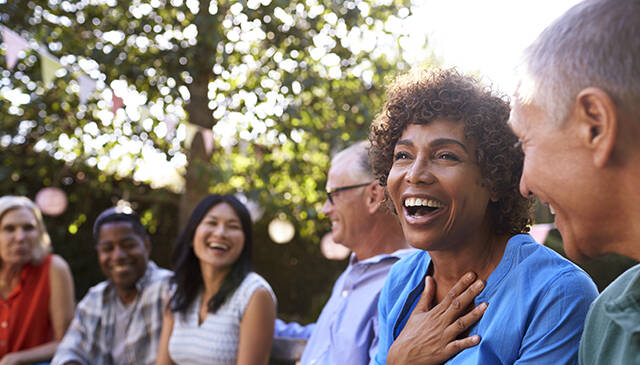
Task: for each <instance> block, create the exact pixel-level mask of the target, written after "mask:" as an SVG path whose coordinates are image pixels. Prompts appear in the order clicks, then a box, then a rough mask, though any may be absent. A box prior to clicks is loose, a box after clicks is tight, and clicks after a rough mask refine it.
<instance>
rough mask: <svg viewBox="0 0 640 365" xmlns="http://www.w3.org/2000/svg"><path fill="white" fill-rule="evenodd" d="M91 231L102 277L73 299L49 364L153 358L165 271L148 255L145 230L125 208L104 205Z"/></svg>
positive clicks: (96, 364) (142, 361) (167, 274)
mask: <svg viewBox="0 0 640 365" xmlns="http://www.w3.org/2000/svg"><path fill="white" fill-rule="evenodd" d="M93 235H94V238H95V241H96V250H97V252H98V261H99V262H100V267H101V269H102V271H103V273H104V275H105V277H106V278H107V280H106V281H103V282H101V283H99V284H98V285H96V286H94V287H92V288H91V289H90V290H89V292H88V293H87V295H86V296H85V297H84V298H83V299H82V301H81V302H80V304H79V305H78V308H77V309H76V312H75V317H74V319H73V322H72V323H71V326H70V327H69V329H68V330H67V333H66V334H65V336H64V338H63V339H62V341H61V342H60V345H59V346H58V350H57V352H56V355H55V357H54V358H53V361H52V364H53V365H61V364H87V365H89V364H91V365H103V364H104V365H107V364H153V363H154V362H155V358H156V353H157V350H158V340H159V338H160V332H161V329H162V311H163V303H164V299H165V298H166V296H167V292H168V284H169V280H168V279H169V278H170V276H171V272H170V271H168V270H164V269H161V268H158V266H156V264H154V263H153V262H150V261H149V252H150V250H151V244H150V241H149V236H148V235H147V233H146V230H145V229H144V227H143V226H142V223H141V222H140V218H139V217H138V216H137V215H136V214H135V213H134V212H133V211H131V209H128V208H124V209H122V208H110V209H107V210H106V211H104V212H103V213H102V214H100V216H99V217H98V219H96V222H95V224H94V227H93Z"/></svg>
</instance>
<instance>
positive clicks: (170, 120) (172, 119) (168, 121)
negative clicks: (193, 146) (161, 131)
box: [164, 114, 178, 141]
mask: <svg viewBox="0 0 640 365" xmlns="http://www.w3.org/2000/svg"><path fill="white" fill-rule="evenodd" d="M164 124H165V125H166V126H167V134H166V135H165V138H166V139H167V141H168V140H170V139H171V138H173V134H174V132H175V130H176V125H177V124H178V118H176V116H175V115H173V114H167V115H166V116H165V118H164Z"/></svg>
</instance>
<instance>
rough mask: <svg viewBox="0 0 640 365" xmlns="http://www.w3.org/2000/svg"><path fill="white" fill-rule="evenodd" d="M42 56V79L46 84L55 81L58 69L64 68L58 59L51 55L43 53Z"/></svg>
mask: <svg viewBox="0 0 640 365" xmlns="http://www.w3.org/2000/svg"><path fill="white" fill-rule="evenodd" d="M41 56H42V59H41V61H40V62H41V63H42V81H43V82H44V84H45V86H46V85H49V84H50V83H52V82H53V79H55V77H56V71H57V70H58V69H60V68H62V65H61V64H60V63H59V62H58V61H57V60H56V59H54V58H53V57H51V56H49V55H46V54H42V55H41Z"/></svg>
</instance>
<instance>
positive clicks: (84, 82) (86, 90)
mask: <svg viewBox="0 0 640 365" xmlns="http://www.w3.org/2000/svg"><path fill="white" fill-rule="evenodd" d="M78 83H79V84H80V104H85V103H86V102H87V100H89V96H90V95H91V93H92V92H93V90H95V89H96V82H95V80H93V79H92V78H90V77H89V76H86V75H82V74H81V75H80V76H78Z"/></svg>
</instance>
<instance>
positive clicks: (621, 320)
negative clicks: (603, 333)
mask: <svg viewBox="0 0 640 365" xmlns="http://www.w3.org/2000/svg"><path fill="white" fill-rule="evenodd" d="M639 282H640V277H636V278H635V279H634V280H632V281H631V282H630V285H628V286H627V289H626V290H625V291H624V292H622V293H621V294H620V295H619V296H618V297H616V298H613V299H611V300H610V301H609V302H607V303H605V305H604V313H605V315H606V316H607V317H609V318H610V319H611V320H612V321H613V322H615V323H616V324H617V325H618V326H620V327H621V328H622V329H624V330H625V331H626V332H629V333H638V332H640V290H639V289H637V288H638V287H637V285H638V283H639Z"/></svg>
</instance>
